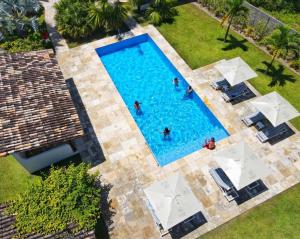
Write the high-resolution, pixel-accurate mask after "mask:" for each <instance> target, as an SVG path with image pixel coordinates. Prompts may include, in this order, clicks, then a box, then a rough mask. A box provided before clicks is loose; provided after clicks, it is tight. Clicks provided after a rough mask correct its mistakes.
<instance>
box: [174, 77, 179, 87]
mask: <svg viewBox="0 0 300 239" xmlns="http://www.w3.org/2000/svg"><path fill="white" fill-rule="evenodd" d="M173 84H174V86H175V87H176V88H177V87H178V86H179V79H178V78H177V77H175V78H174V80H173Z"/></svg>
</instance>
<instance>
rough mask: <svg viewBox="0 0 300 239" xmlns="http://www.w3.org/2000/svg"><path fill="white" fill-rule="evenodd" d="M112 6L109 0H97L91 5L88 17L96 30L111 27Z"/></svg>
mask: <svg viewBox="0 0 300 239" xmlns="http://www.w3.org/2000/svg"><path fill="white" fill-rule="evenodd" d="M111 11H112V6H111V5H110V4H109V3H108V1H107V0H101V1H97V2H95V3H94V4H92V5H91V6H90V7H89V12H88V18H89V22H90V23H91V25H92V27H93V29H94V30H96V29H99V28H101V27H104V28H106V29H108V28H109V23H110V18H111Z"/></svg>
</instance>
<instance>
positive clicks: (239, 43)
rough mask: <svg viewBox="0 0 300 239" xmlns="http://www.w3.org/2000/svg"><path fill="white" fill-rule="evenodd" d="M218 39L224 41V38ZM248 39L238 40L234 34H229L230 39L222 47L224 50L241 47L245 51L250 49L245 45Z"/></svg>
mask: <svg viewBox="0 0 300 239" xmlns="http://www.w3.org/2000/svg"><path fill="white" fill-rule="evenodd" d="M217 40H219V41H222V42H224V38H218V39H217ZM246 42H247V40H246V39H243V40H238V39H237V38H236V37H234V36H233V35H231V34H230V35H229V39H227V41H226V42H225V44H226V46H225V47H223V48H222V50H223V51H229V50H233V49H236V48H241V49H242V50H243V51H248V46H246V45H245V43H246Z"/></svg>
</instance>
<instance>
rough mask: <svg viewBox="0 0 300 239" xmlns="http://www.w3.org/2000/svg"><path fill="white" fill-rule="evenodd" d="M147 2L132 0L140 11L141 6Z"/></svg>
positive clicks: (132, 3)
mask: <svg viewBox="0 0 300 239" xmlns="http://www.w3.org/2000/svg"><path fill="white" fill-rule="evenodd" d="M144 3H145V0H130V4H131V5H132V6H133V7H135V8H136V9H137V11H138V12H140V11H141V6H142V5H143V4H144Z"/></svg>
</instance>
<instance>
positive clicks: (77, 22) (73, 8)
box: [55, 0, 93, 39]
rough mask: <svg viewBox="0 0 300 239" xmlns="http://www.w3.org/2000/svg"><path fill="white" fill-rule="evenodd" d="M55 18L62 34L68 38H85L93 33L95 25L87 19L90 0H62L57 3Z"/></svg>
mask: <svg viewBox="0 0 300 239" xmlns="http://www.w3.org/2000/svg"><path fill="white" fill-rule="evenodd" d="M55 8H56V10H57V14H56V15H55V20H56V22H57V29H58V31H59V33H60V34H62V35H63V36H65V37H67V38H71V39H79V38H84V37H86V36H88V35H90V34H91V33H92V30H93V26H92V24H91V23H90V22H89V21H87V15H88V12H89V2H79V1H73V0H60V1H59V2H57V3H56V4H55Z"/></svg>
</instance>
